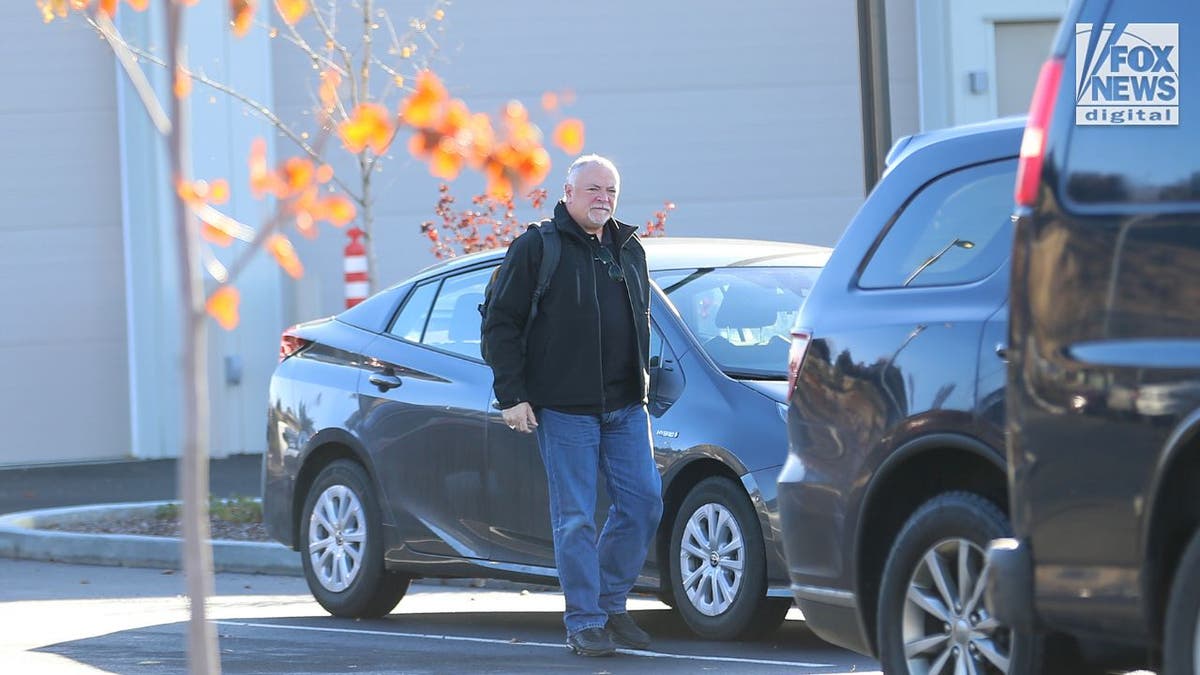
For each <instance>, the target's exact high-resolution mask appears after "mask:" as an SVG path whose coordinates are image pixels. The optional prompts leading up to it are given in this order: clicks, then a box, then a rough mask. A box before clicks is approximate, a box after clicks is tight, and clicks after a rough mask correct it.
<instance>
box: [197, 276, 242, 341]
mask: <svg viewBox="0 0 1200 675" xmlns="http://www.w3.org/2000/svg"><path fill="white" fill-rule="evenodd" d="M241 299H242V298H241V294H239V293H238V290H237V289H236V288H234V287H233V286H222V287H220V288H218V289H217V290H216V291H215V292H213V294H212V295H210V296H208V302H206V303H205V304H204V309H205V310H206V311H207V312H208V315H209V316H211V317H212V318H214V319H216V320H217V323H218V324H220V326H221V328H224V329H225V330H233V329H234V328H237V325H238V303H239V302H240V301H241Z"/></svg>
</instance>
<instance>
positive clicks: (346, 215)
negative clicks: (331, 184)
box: [321, 195, 355, 227]
mask: <svg viewBox="0 0 1200 675" xmlns="http://www.w3.org/2000/svg"><path fill="white" fill-rule="evenodd" d="M321 213H322V214H323V215H324V217H325V220H328V221H329V222H330V223H332V224H333V225H336V226H337V227H342V226H344V225H346V224H347V223H349V222H350V221H352V220H354V215H355V208H354V202H351V201H350V200H349V199H347V198H346V197H345V196H343V195H330V196H328V197H326V198H325V199H323V200H321Z"/></svg>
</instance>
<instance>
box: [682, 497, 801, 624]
mask: <svg viewBox="0 0 1200 675" xmlns="http://www.w3.org/2000/svg"><path fill="white" fill-rule="evenodd" d="M668 558H669V559H670V564H671V589H672V592H673V594H674V595H675V609H676V610H677V611H678V612H679V614H680V615H681V616H682V617H683V620H684V622H685V623H687V625H688V627H689V628H691V630H692V632H694V633H695V634H696V635H699V636H700V637H703V638H708V639H711V640H732V639H736V638H745V637H758V636H761V635H765V634H767V633H769V632H771V631H773V630H775V629H776V628H778V627H779V624H780V623H782V622H783V618H784V615H785V614H787V611H788V609H789V608H790V607H791V601H790V600H787V599H782V598H768V597H767V596H766V591H767V565H766V553H765V551H764V548H763V537H762V529H761V527H760V525H759V522H758V514H757V513H756V512H755V510H754V506H753V505H752V504H751V503H750V499H749V498H748V497H747V496H746V492H745V491H744V490H743V489H742V488H741V486H740V485H738V484H737V483H734V482H733V481H731V480H729V479H728V478H721V477H713V478H706V479H705V480H703V481H700V482H699V483H697V484H696V486H695V487H693V488H692V490H691V491H690V492H688V495H687V497H685V498H684V500H683V503H682V504H681V505H680V507H679V511H678V513H677V514H676V516H675V522H674V524H673V525H672V527H671V544H670V548H669V549H668Z"/></svg>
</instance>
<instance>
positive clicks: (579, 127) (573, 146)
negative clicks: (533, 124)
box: [554, 118, 583, 155]
mask: <svg viewBox="0 0 1200 675" xmlns="http://www.w3.org/2000/svg"><path fill="white" fill-rule="evenodd" d="M554 144H555V145H557V146H558V147H560V148H562V151H563V152H565V153H567V154H568V155H578V154H579V153H580V152H581V151H582V150H583V122H580V121H579V120H577V119H575V118H571V119H566V120H563V121H561V122H559V123H558V126H556V127H555V128H554Z"/></svg>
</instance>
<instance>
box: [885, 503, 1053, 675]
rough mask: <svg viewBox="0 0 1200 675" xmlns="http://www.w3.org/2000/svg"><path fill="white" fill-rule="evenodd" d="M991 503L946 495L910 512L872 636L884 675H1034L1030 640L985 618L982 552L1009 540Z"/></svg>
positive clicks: (896, 547)
mask: <svg viewBox="0 0 1200 675" xmlns="http://www.w3.org/2000/svg"><path fill="white" fill-rule="evenodd" d="M1011 530H1012V528H1011V526H1010V525H1009V521H1008V518H1007V517H1006V516H1005V515H1004V513H1003V512H1002V511H1001V510H1000V509H999V508H998V507H997V506H996V505H995V504H993V503H992V502H991V501H989V500H987V499H985V498H983V497H981V496H979V495H976V494H971V493H967V492H949V493H946V494H943V495H940V496H938V497H935V498H933V499H931V500H929V501H927V502H925V503H924V504H922V505H921V507H920V508H918V509H917V510H916V512H915V513H913V515H912V516H911V517H910V518H909V519H908V522H906V523H905V524H904V527H903V528H901V530H900V534H898V535H897V536H896V540H895V543H894V544H893V545H892V550H891V553H890V554H889V555H888V559H887V564H886V565H885V567H884V572H883V584H882V587H881V588H880V592H879V612H878V616H877V623H876V636H877V639H878V644H879V654H880V659H879V660H880V661H881V662H882V664H883V670H884V672H887V673H912V674H914V675H917V674H919V675H936V674H937V673H979V674H980V675H983V674H985V673H986V674H990V675H995V674H997V673H1005V674H1007V673H1013V674H1023V673H1029V672H1034V664H1035V663H1036V651H1037V646H1036V639H1035V638H1034V637H1033V636H1032V635H1025V634H1020V633H1017V632H1016V631H1014V630H1012V629H1011V628H1009V627H1007V626H1004V625H1002V624H1000V623H999V622H998V621H997V620H996V619H995V618H993V617H991V616H989V615H988V612H987V609H986V608H985V607H984V605H983V588H984V586H985V584H986V582H987V579H986V577H985V576H984V574H985V569H984V550H985V549H986V548H987V544H988V542H989V541H990V540H992V539H998V538H1001V537H1008V536H1012V531H1011Z"/></svg>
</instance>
